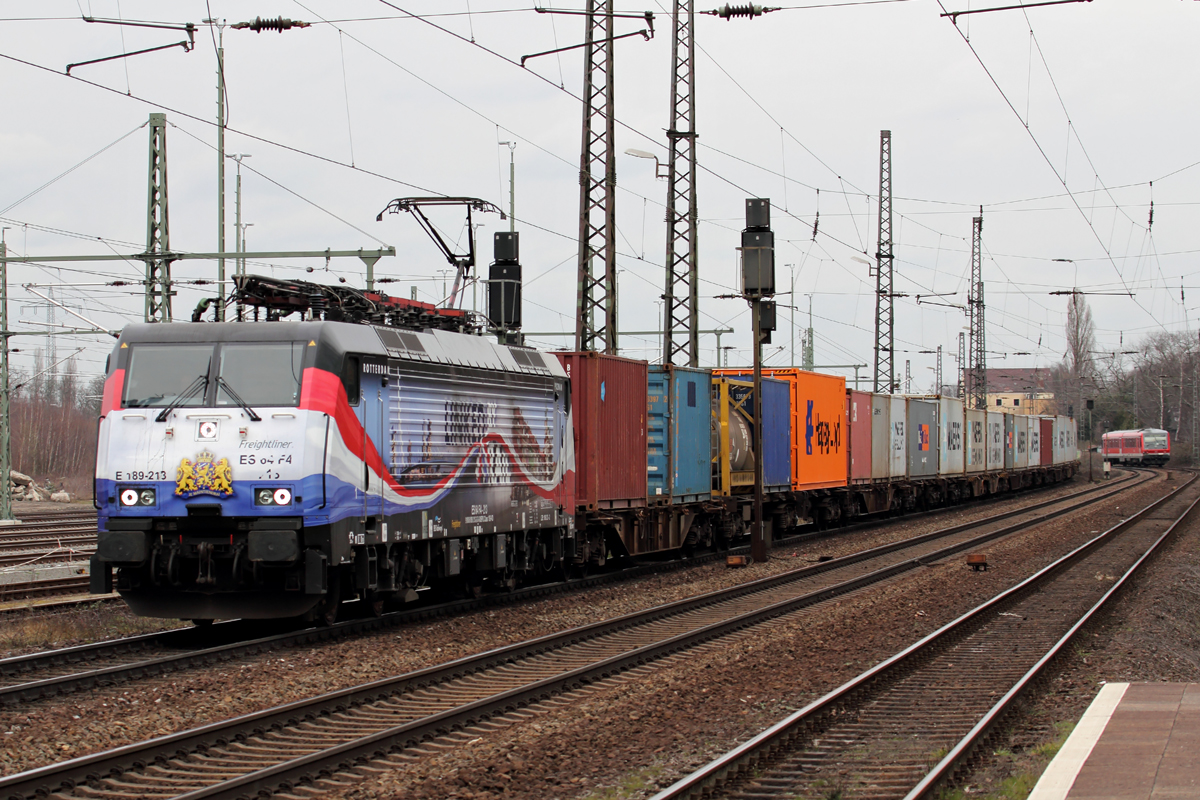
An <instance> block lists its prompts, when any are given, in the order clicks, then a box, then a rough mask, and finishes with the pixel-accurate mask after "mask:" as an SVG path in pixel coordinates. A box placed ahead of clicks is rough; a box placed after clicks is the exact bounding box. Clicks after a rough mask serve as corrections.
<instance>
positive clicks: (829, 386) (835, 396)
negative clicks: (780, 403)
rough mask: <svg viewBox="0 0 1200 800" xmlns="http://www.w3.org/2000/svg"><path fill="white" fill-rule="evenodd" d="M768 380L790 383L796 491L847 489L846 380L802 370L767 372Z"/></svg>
mask: <svg viewBox="0 0 1200 800" xmlns="http://www.w3.org/2000/svg"><path fill="white" fill-rule="evenodd" d="M713 373H714V374H719V375H738V376H748V375H753V374H754V371H753V370H748V369H717V370H713ZM762 374H763V375H764V376H765V377H768V378H776V379H778V380H784V381H787V382H788V384H789V386H790V388H791V406H792V443H791V445H792V488H793V489H797V490H801V489H823V488H828V487H831V486H845V485H846V469H847V455H846V448H847V447H848V445H849V441H850V436H849V431H847V430H846V379H845V378H841V377H837V376H834V375H819V374H817V373H815V372H805V371H804V370H802V369H795V368H784V369H764V370H763V371H762Z"/></svg>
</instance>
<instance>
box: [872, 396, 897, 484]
mask: <svg viewBox="0 0 1200 800" xmlns="http://www.w3.org/2000/svg"><path fill="white" fill-rule="evenodd" d="M891 400H892V398H891V397H889V396H888V395H886V394H873V395H871V479H872V480H877V481H885V480H887V479H888V478H890V477H891V475H892V416H891Z"/></svg>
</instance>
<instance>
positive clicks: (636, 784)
mask: <svg viewBox="0 0 1200 800" xmlns="http://www.w3.org/2000/svg"><path fill="white" fill-rule="evenodd" d="M660 775H662V768H661V767H645V768H643V769H640V770H638V771H637V772H632V773H630V774H628V775H626V776H625V777H624V778H622V779H621V782H620V783H619V784H617V785H616V786H607V787H605V788H603V789H598V790H596V791H593V792H590V793H588V794H587V795H585V797H586V798H587V800H623V798H627V797H640V796H641V795H643V794H645V793H646V792H647V791H648V790H650V789H654V788H656V787H657V786H658V783H657V782H658V778H659V776H660Z"/></svg>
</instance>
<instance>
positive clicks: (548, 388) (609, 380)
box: [91, 278, 1077, 620]
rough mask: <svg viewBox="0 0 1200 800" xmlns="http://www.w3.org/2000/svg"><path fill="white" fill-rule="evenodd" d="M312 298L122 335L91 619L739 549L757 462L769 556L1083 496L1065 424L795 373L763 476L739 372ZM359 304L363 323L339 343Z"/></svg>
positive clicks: (331, 603)
mask: <svg viewBox="0 0 1200 800" xmlns="http://www.w3.org/2000/svg"><path fill="white" fill-rule="evenodd" d="M274 284H278V285H274ZM313 287H315V284H299V283H298V282H297V283H294V284H287V283H285V282H269V281H266V280H265V279H254V278H250V279H243V280H242V282H241V283H240V284H239V299H240V300H242V301H245V302H249V303H254V302H257V303H258V304H259V305H258V306H256V314H257V310H258V308H259V307H265V308H266V310H267V313H266V315H265V316H266V317H267V320H269V321H260V322H217V323H184V324H178V323H168V324H155V325H149V324H138V325H130V326H128V327H127V328H126V329H125V330H124V331H123V332H122V334H121V337H120V339H119V341H118V343H117V345H116V347H115V348H114V350H113V352H112V354H111V356H110V357H109V362H108V366H107V380H106V383H105V389H104V400H103V410H102V416H101V420H100V426H99V446H98V450H97V464H96V486H95V488H96V495H95V496H96V501H97V506H98V509H99V527H100V533H99V538H98V547H97V552H96V555H95V556H93V559H92V565H91V566H92V573H91V574H92V578H91V581H92V589H93V591H95V592H107V591H111V590H112V589H113V588H114V587H115V588H116V589H117V590H118V591H119V592H120V593H121V595H122V596H123V597H124V598H125V600H126V601H127V602H128V603H129V605H130V607H131V608H132V609H133V610H134V611H135V612H136V613H138V614H142V615H146V616H156V617H177V618H186V619H195V620H209V619H214V618H230V617H259V618H272V617H294V616H308V617H310V618H313V617H316V616H324V617H325V618H326V619H332V618H333V617H334V616H335V615H336V613H337V608H338V604H339V603H340V602H341V601H342V600H343V599H349V598H358V599H361V600H363V601H366V602H367V603H369V604H370V605H371V606H372V607H374V608H376V609H379V608H382V605H383V603H384V602H386V601H389V600H396V601H405V600H412V599H414V598H415V597H416V596H417V592H418V591H419V590H422V589H425V588H428V587H438V586H441V587H453V588H454V589H456V590H460V591H480V590H483V589H486V588H489V587H491V588H502V587H511V586H514V585H516V584H517V583H519V582H521V581H524V580H533V579H537V578H539V577H542V576H547V575H553V574H560V573H561V572H562V571H564V570H566V571H568V572H569V571H571V570H582V569H586V568H587V567H589V566H598V565H601V564H603V563H605V562H606V561H607V560H608V559H610V558H612V557H617V556H635V557H636V556H641V555H647V554H652V553H664V552H671V551H678V550H681V549H686V548H689V547H703V546H721V545H724V544H727V543H729V542H731V541H734V540H736V539H737V538H738V537H739V536H741V535H744V533H745V532H746V529H747V526H748V521H749V519H750V495H751V492H752V486H753V475H754V459H755V458H757V457H761V458H762V459H763V472H764V484H765V489H766V492H767V494H766V498H767V502H766V506H765V508H766V514H765V519H767V520H768V523H769V524H770V525H771V528H772V530H773V531H776V532H782V531H783V530H786V529H789V528H792V527H794V526H796V525H799V524H803V523H809V522H814V523H817V524H819V525H834V524H839V523H842V522H845V521H847V520H851V519H853V518H856V517H859V516H862V515H865V514H878V513H885V512H890V511H905V510H915V509H919V508H926V507H933V506H937V505H941V504H944V503H951V502H955V501H958V500H961V499H965V498H970V497H979V496H982V495H987V494H993V493H998V492H1003V491H1010V490H1015V489H1018V488H1022V487H1026V486H1032V485H1037V484H1042V483H1050V482H1055V481H1060V480H1063V479H1065V478H1067V477H1069V476H1070V475H1071V474H1073V473H1074V471H1075V470H1076V468H1077V451H1076V442H1075V435H1076V434H1075V424H1074V421H1073V420H1070V419H1068V418H1066V417H1025V416H1014V415H1011V414H1006V413H998V412H996V413H993V412H985V411H975V410H965V411H964V409H963V404H962V401H960V400H957V399H953V398H946V397H903V396H891V395H873V394H870V393H867V392H859V391H853V390H851V391H847V390H846V386H845V381H844V379H843V378H839V377H832V376H827V375H819V374H815V373H810V372H803V371H800V370H795V369H790V370H767V371H766V375H767V377H765V378H764V380H763V384H762V395H763V398H762V399H763V404H762V406H763V420H762V422H763V427H764V437H763V452H762V453H761V454H756V453H754V452H753V450H752V446H751V442H752V438H751V436H750V431H751V426H752V425H753V420H752V418H751V417H752V409H753V407H754V405H753V384H752V382H751V380H750V378H749V376H748V375H747V374H745V373H743V372H741V371H736V370H733V371H729V370H707V369H688V368H682V367H663V366H653V365H648V364H647V363H646V362H644V361H635V360H632V359H626V358H619V357H616V356H608V355H600V354H596V353H542V352H538V351H536V350H532V349H528V348H524V347H516V346H507V345H503V344H498V343H496V342H495V341H492V340H490V339H485V338H483V337H482V336H477V335H471V334H470V333H466V332H461V329H462V327H463V326H462V325H461V324H460V321H456V320H455V318H454V312H450V313H445V312H444V311H443V310H441V309H434V308H433V307H431V306H427V305H425V304H420V303H416V302H412V301H404V300H398V299H394V298H388V297H387V296H386V295H383V294H381V293H364V292H354V291H353V290H348V289H345V288H341V287H324V288H322V289H321V291H324V292H326V294H327V295H328V296H326V297H323V298H321V299H320V300H318V299H317V295H316V294H315V293H313V291H312V290H313ZM335 290H336V291H335ZM306 292H307V294H306ZM296 298H301V299H302V300H301V301H297V300H296ZM304 298H307V299H304ZM347 298H349V300H348V299H347ZM350 300H353V302H354V304H356V306H360V307H365V308H367V310H368V311H369V312H370V313H369V314H368V315H366V317H365V318H363V319H361V320H359V321H345V320H347V319H353V316H352V315H351V314H349V313H348V310H347V308H348V305H349V304H350V302H349V301H350ZM295 310H300V311H301V312H302V316H303V317H304V319H303V320H302V321H286V320H284V321H280V320H279V319H278V318H279V317H281V316H285V315H286V313H287V312H290V311H295ZM458 313H460V314H461V312H458ZM418 327H420V328H421V329H420V330H417V329H416V328H418ZM456 328H458V330H456Z"/></svg>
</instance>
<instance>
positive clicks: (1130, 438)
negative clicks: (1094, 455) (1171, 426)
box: [1100, 428, 1171, 467]
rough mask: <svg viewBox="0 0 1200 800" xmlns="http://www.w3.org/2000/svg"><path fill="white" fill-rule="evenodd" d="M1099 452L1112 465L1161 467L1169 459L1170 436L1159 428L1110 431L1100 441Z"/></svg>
mask: <svg viewBox="0 0 1200 800" xmlns="http://www.w3.org/2000/svg"><path fill="white" fill-rule="evenodd" d="M1100 452H1101V453H1102V454H1103V456H1104V460H1105V461H1108V462H1111V463H1113V464H1143V465H1146V466H1149V467H1154V466H1162V465H1163V464H1165V463H1167V461H1168V460H1169V459H1170V458H1171V434H1170V433H1168V432H1167V431H1164V430H1161V429H1159V428H1142V429H1141V430H1136V431H1110V432H1108V433H1106V434H1104V436H1103V437H1102V438H1101V440H1100Z"/></svg>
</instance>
